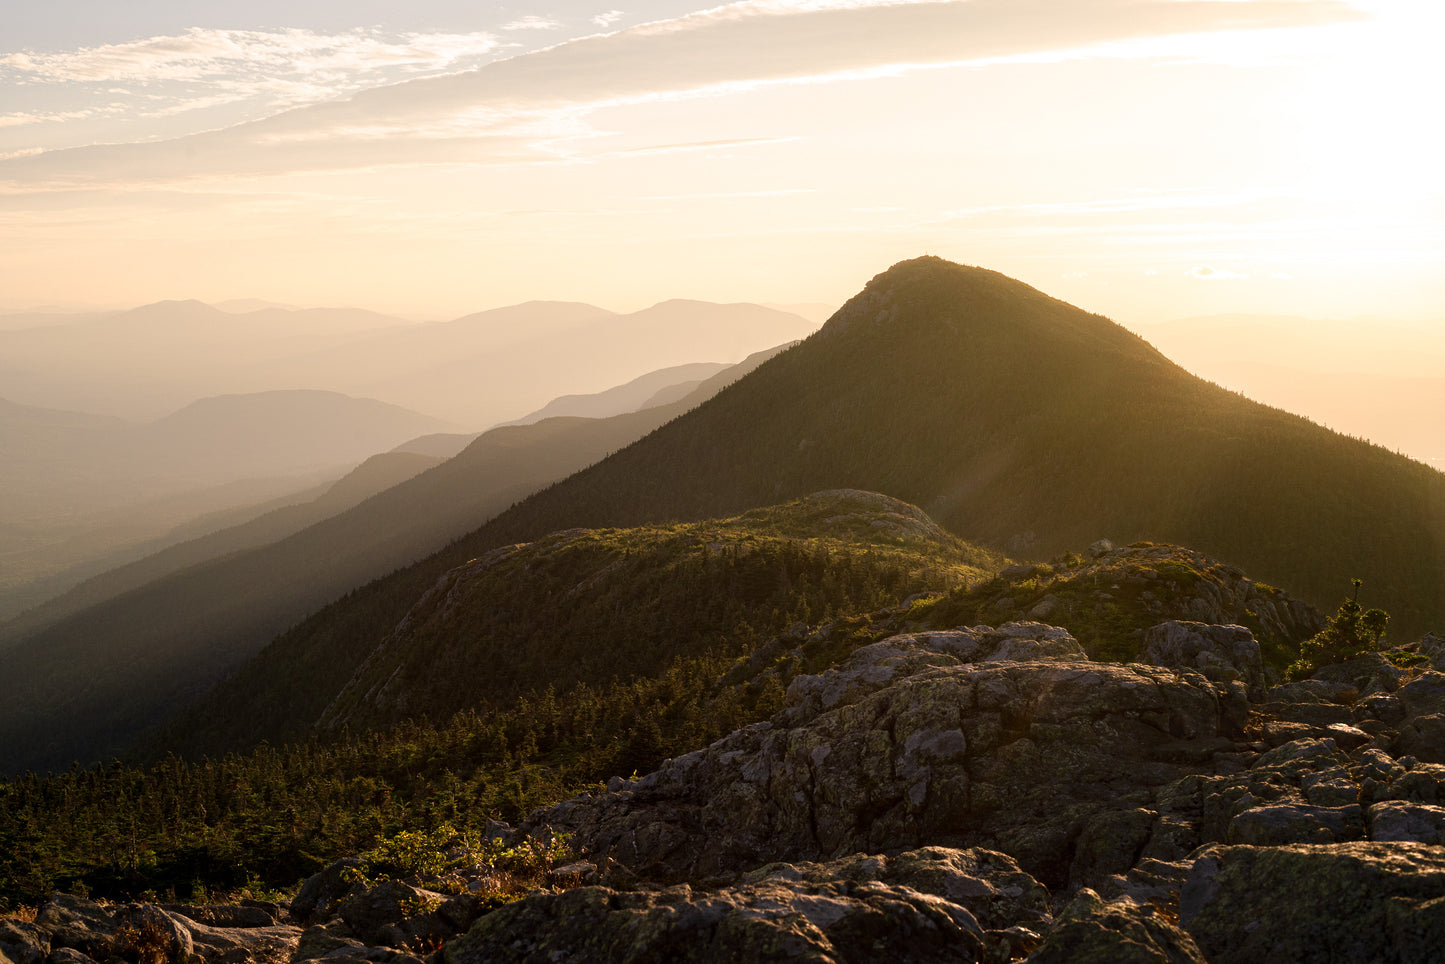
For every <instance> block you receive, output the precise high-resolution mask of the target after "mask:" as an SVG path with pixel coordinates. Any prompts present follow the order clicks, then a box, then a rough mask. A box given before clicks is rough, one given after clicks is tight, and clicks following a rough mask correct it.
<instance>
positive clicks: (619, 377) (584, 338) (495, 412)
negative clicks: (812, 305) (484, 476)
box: [303, 300, 817, 428]
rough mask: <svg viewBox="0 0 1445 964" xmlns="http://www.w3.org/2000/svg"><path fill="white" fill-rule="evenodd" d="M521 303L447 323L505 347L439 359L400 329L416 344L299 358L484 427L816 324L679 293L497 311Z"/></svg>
mask: <svg viewBox="0 0 1445 964" xmlns="http://www.w3.org/2000/svg"><path fill="white" fill-rule="evenodd" d="M525 307H527V306H517V307H516V308H515V309H499V310H498V312H488V313H486V314H485V315H483V316H472V317H471V318H469V319H459V320H458V321H455V322H448V323H446V324H447V325H448V326H462V325H463V323H465V324H466V325H467V326H474V327H476V326H482V325H485V326H486V328H485V330H487V331H493V330H500V331H504V332H506V333H507V335H508V337H509V339H510V340H509V341H508V342H507V343H505V344H492V343H488V344H486V345H485V346H483V347H478V348H477V349H476V350H474V351H470V352H469V351H468V350H466V349H465V347H464V346H462V345H461V344H460V343H456V344H452V343H450V342H449V343H448V344H449V345H450V347H449V348H448V349H447V350H446V351H445V352H443V353H441V354H440V356H439V357H438V356H437V355H436V354H434V353H433V352H432V351H431V349H430V347H427V350H426V351H422V350H421V347H418V346H420V345H421V343H420V339H421V338H422V337H423V336H425V335H427V332H426V330H421V331H411V332H407V333H405V339H416V342H415V344H413V343H411V342H407V341H405V339H404V338H403V336H402V335H401V334H395V335H388V336H386V338H385V339H377V341H376V342H375V343H374V344H370V345H358V346H354V347H352V348H349V349H347V350H346V352H345V353H344V354H342V353H332V354H328V355H325V356H317V357H315V358H311V359H306V360H304V362H303V364H304V365H305V368H306V370H307V371H311V372H316V371H330V370H332V369H333V368H336V369H337V370H343V369H342V366H340V365H339V364H338V363H339V361H340V359H341V358H343V357H345V358H346V359H347V362H346V364H345V366H344V371H345V372H346V373H347V374H346V380H345V381H344V382H339V383H338V386H339V387H342V388H343V390H345V391H348V392H351V393H353V394H360V395H366V396H369V397H373V398H385V399H388V400H390V401H394V402H396V403H398V404H401V405H405V406H407V407H409V408H415V409H417V410H418V411H424V412H433V413H436V414H438V415H440V416H442V417H445V418H448V419H450V420H452V421H454V422H458V423H461V424H464V425H470V426H474V427H477V428H483V427H486V426H490V425H495V424H497V423H499V422H504V421H506V420H508V419H515V418H519V417H521V416H523V415H524V414H526V413H527V412H530V411H535V410H536V409H538V408H540V407H541V406H543V405H545V404H546V403H547V402H549V401H551V400H552V399H553V398H556V397H557V396H558V395H560V394H562V393H563V392H572V393H580V394H586V393H591V392H598V391H604V390H606V389H609V388H612V387H613V386H615V385H618V384H620V383H622V382H625V381H627V380H629V379H632V378H636V377H638V376H640V375H642V374H644V373H646V372H651V371H656V370H658V369H661V368H669V367H673V366H676V365H683V364H689V363H693V362H696V361H697V359H699V358H711V359H716V360H718V361H722V362H730V363H731V362H737V361H741V360H742V359H743V358H745V357H746V356H748V355H749V354H751V353H753V352H756V351H759V350H762V349H764V348H767V347H769V346H772V345H778V344H781V343H783V342H789V341H793V340H796V339H798V338H802V337H805V336H806V335H808V334H811V333H812V332H813V331H814V329H815V328H816V327H817V326H816V325H815V324H814V323H812V322H809V321H807V320H806V319H803V318H801V317H799V316H797V315H794V314H790V313H788V312H783V311H776V310H774V309H771V308H764V307H763V306H761V305H751V304H735V305H719V304H712V303H709V302H702V301H682V300H678V301H666V302H663V303H661V304H658V305H654V306H652V307H651V308H646V309H643V310H642V311H636V312H632V313H630V314H624V315H615V314H610V313H609V314H606V315H596V316H593V317H590V318H585V320H583V321H580V322H578V323H576V324H572V325H570V326H565V327H564V326H563V325H561V324H551V325H549V326H547V327H540V326H537V325H534V324H526V323H519V322H517V321H513V320H506V319H505V318H504V317H503V316H502V315H501V314H500V313H501V312H507V313H510V312H513V311H519V310H521V309H522V308H525ZM582 307H584V306H579V307H578V311H579V312H580V311H581V309H582ZM593 311H600V309H593ZM439 327H441V326H435V325H429V326H425V329H431V328H439ZM383 346H384V347H385V351H377V352H376V354H375V356H374V360H367V358H366V357H364V356H363V349H365V350H367V351H370V350H372V349H380V348H382V347H383ZM423 347H425V346H423ZM369 373H374V374H369ZM480 373H485V375H484V377H479V374H480ZM639 404H640V402H639Z"/></svg>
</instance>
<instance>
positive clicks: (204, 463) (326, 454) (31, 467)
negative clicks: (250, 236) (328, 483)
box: [0, 391, 448, 520]
mask: <svg viewBox="0 0 1445 964" xmlns="http://www.w3.org/2000/svg"><path fill="white" fill-rule="evenodd" d="M446 427H448V426H447V425H446V423H444V422H440V421H438V420H437V419H434V418H430V417H429V416H425V415H420V414H418V413H416V412H409V411H407V410H405V409H402V408H399V407H397V406H395V405H388V404H386V403H384V402H378V401H376V400H374V399H367V398H349V397H347V396H345V395H340V394H337V393H335V392H320V391H277V392H261V393H257V394H253V395H225V396H217V397H212V398H203V399H200V400H198V401H195V402H192V403H191V404H189V405H187V406H185V407H184V408H182V409H181V410H179V411H177V412H174V413H172V414H170V415H168V416H166V417H165V418H162V419H159V420H156V421H153V422H150V423H140V424H138V423H130V422H125V421H122V420H120V419H115V418H107V417H102V416H92V415H82V414H78V413H73V412H62V411H54V410H49V409H39V408H35V407H32V406H24V405H16V404H13V403H3V402H0V444H3V447H4V451H5V456H6V457H5V459H4V461H3V463H0V506H3V508H0V517H3V518H5V519H7V520H19V519H35V520H44V519H48V518H55V517H72V516H76V515H80V514H84V513H94V512H96V511H99V510H103V509H107V508H113V507H119V506H124V505H127V504H131V503H136V502H140V501H148V500H152V499H156V498H160V497H162V496H166V495H172V494H178V493H182V492H187V491H191V490H196V489H201V488H205V487H210V486H218V485H224V484H227V483H231V482H234V481H236V480H238V479H247V478H265V477H271V476H285V475H290V476H296V475H300V474H302V473H310V472H314V471H317V470H321V469H325V470H332V469H336V470H337V474H340V473H341V472H344V471H346V470H347V469H348V468H349V467H351V466H354V465H356V464H357V463H359V462H360V461H362V460H363V459H365V458H367V457H369V456H371V455H373V454H375V453H377V452H380V451H386V450H388V449H390V448H392V447H393V446H395V445H397V444H399V443H401V442H403V441H405V440H407V439H409V438H414V437H416V436H418V435H421V434H424V433H429V432H435V431H438V430H440V429H443V428H446Z"/></svg>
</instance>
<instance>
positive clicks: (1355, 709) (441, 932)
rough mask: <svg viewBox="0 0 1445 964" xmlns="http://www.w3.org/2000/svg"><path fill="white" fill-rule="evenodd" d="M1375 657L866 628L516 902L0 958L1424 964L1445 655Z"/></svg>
mask: <svg viewBox="0 0 1445 964" xmlns="http://www.w3.org/2000/svg"><path fill="white" fill-rule="evenodd" d="M1390 655H1393V656H1394V659H1393V660H1392V659H1389V658H1386V655H1383V654H1371V655H1369V656H1366V657H1363V658H1360V659H1357V660H1354V661H1352V662H1349V663H1342V664H1337V665H1334V666H1330V667H1327V668H1326V669H1324V670H1322V671H1321V672H1320V673H1318V674H1316V676H1315V677H1314V678H1313V679H1310V680H1307V681H1304V682H1299V683H1291V684H1287V685H1282V686H1274V687H1268V686H1267V685H1266V679H1265V675H1264V673H1263V670H1262V667H1261V663H1260V658H1259V648H1258V645H1257V644H1256V643H1255V642H1254V640H1253V638H1252V637H1251V636H1250V634H1249V633H1248V631H1246V630H1243V629H1241V628H1240V627H1237V626H1209V625H1205V624H1200V623H1187V622H1169V623H1164V624H1161V625H1159V626H1156V627H1155V628H1154V629H1152V630H1150V631H1149V633H1148V635H1147V638H1146V639H1145V641H1144V648H1143V656H1144V659H1145V660H1147V661H1148V662H1147V663H1134V664H1128V665H1123V664H1113V663H1100V662H1092V661H1090V660H1088V658H1087V657H1086V656H1085V654H1084V652H1083V650H1082V648H1081V647H1080V646H1079V644H1078V643H1077V642H1076V641H1075V640H1074V639H1073V637H1072V636H1070V635H1069V634H1068V633H1067V632H1066V631H1064V630H1062V629H1058V628H1055V627H1050V626H1045V625H1042V624H1039V623H1010V624H1006V625H1004V626H1001V627H999V628H998V629H991V628H989V627H975V628H972V629H957V630H950V631H943V632H928V633H915V634H905V635H899V636H894V637H892V638H889V639H885V640H883V641H881V642H878V643H874V644H872V645H870V646H866V647H864V648H862V649H859V650H857V651H855V652H854V653H853V654H852V655H851V656H850V657H849V658H848V659H847V660H846V661H845V662H843V663H842V664H840V665H838V666H835V667H833V668H830V669H828V670H826V671H824V672H823V673H821V674H817V675H803V676H798V677H796V678H795V679H793V681H792V684H791V685H790V686H789V688H788V692H787V701H786V705H785V707H784V709H783V710H782V711H781V712H780V713H779V714H777V715H776V716H775V717H774V718H773V719H771V720H769V721H766V722H761V723H757V724H755V725H753V726H750V727H747V728H745V729H743V730H740V731H738V732H736V733H733V734H731V735H730V736H728V737H726V738H724V739H722V740H719V741H718V742H717V743H715V744H713V745H712V746H709V747H707V748H706V749H701V750H698V751H696V752H693V753H690V754H688V755H686V756H683V757H679V758H677V759H674V760H670V761H668V762H667V763H666V764H665V765H664V766H663V767H662V768H661V769H659V770H658V771H656V772H655V773H651V774H648V775H647V776H645V777H642V778H641V779H635V780H625V779H621V778H615V779H614V780H613V781H612V782H611V783H610V784H609V785H608V787H607V790H606V792H605V793H599V794H594V795H583V796H581V797H578V798H575V799H572V800H569V801H566V802H564V803H562V804H559V805H557V806H555V807H551V808H548V809H545V810H541V811H538V812H536V813H534V814H533V815H532V816H531V817H530V818H529V820H528V821H527V822H526V824H525V825H523V826H521V827H519V828H517V829H516V830H511V829H510V828H501V829H499V830H498V833H499V834H502V835H503V836H507V837H510V838H512V839H519V840H520V839H524V838H530V839H537V838H543V839H545V838H547V837H549V836H551V835H557V834H563V833H565V834H568V835H570V843H571V845H572V846H573V847H574V848H575V849H576V850H577V851H578V852H579V853H580V854H581V855H582V856H583V858H584V859H582V860H579V861H575V862H572V863H570V864H569V865H567V866H564V867H560V868H556V869H555V870H554V871H553V872H552V877H551V879H552V886H549V887H547V888H544V889H542V890H538V891H535V892H533V893H531V894H530V895H528V896H525V897H523V898H522V899H520V900H516V901H513V902H510V903H501V902H499V901H497V900H495V899H492V898H488V897H485V896H483V895H484V894H485V893H487V892H488V887H489V886H490V883H489V882H488V881H487V880H485V879H483V872H482V871H481V870H480V869H478V870H477V871H476V872H475V873H468V872H467V871H466V870H465V869H463V870H462V871H461V872H458V873H453V874H450V875H449V876H447V877H446V878H428V879H421V878H413V879H410V880H406V881H395V880H392V881H384V882H382V883H380V884H375V885H373V886H368V885H367V884H365V883H362V882H358V881H357V880H356V875H355V874H352V873H348V870H349V869H352V868H354V867H355V866H356V863H357V862H356V861H354V860H353V861H340V862H338V863H337V864H334V865H332V866H331V867H328V868H327V869H326V870H325V871H323V872H322V873H321V874H318V875H317V876H316V877H313V878H312V879H311V880H310V881H308V882H307V883H306V885H305V886H304V887H303V888H302V890H301V892H300V893H299V894H298V895H297V897H296V898H295V899H294V900H293V901H292V902H291V904H290V905H289V906H281V905H276V904H266V903H262V902H254V901H253V902H248V903H246V904H243V905H241V906H220V907H183V906H156V905H149V904H131V905H125V906H110V907H101V906H99V905H96V904H93V903H91V902H89V901H85V900H83V899H80V898H75V897H69V896H64V895H57V896H56V897H54V898H53V899H52V900H51V901H49V902H48V903H46V904H45V905H43V906H42V907H41V908H40V910H39V912H38V913H37V914H36V916H35V919H34V921H30V922H27V921H23V920H18V919H7V920H3V921H0V964H7V962H13V964H88V962H90V961H96V962H105V961H110V960H114V959H117V958H119V959H123V960H126V961H130V962H138V964H159V962H161V961H175V962H182V961H207V962H218V964H219V962H224V964H241V962H250V961H256V962H260V961H266V962H283V961H285V962H292V961H303V960H326V961H332V960H334V961H336V962H338V964H340V962H344V961H358V962H359V961H374V962H392V961H395V962H398V964H421V962H422V961H426V962H428V964H485V962H493V961H496V962H503V961H505V962H549V964H550V962H561V961H594V960H596V961H628V962H654V961H655V962H665V961H678V960H692V961H771V960H778V961H781V960H789V961H792V960H802V961H820V962H821V961H848V962H863V961H919V962H924V961H927V962H933V961H939V962H942V961H966V962H1006V961H1015V960H1028V961H1032V962H1062V961H1093V960H1098V961H1120V962H1133V961H1139V962H1153V961H1159V962H1186V961H1210V962H1260V961H1282V962H1283V961H1341V962H1356V961H1358V962H1377V961H1378V962H1390V961H1402V962H1416V961H1418V962H1425V961H1439V960H1441V959H1442V956H1445V848H1442V846H1441V845H1442V844H1445V672H1441V670H1445V639H1440V638H1437V637H1433V636H1427V637H1425V639H1423V640H1422V641H1420V642H1419V643H1416V644H1414V645H1413V646H1411V647H1407V648H1406V649H1405V650H1403V651H1397V652H1395V653H1393V654H1390ZM1399 664H1403V665H1404V666H1405V667H1406V668H1401V665H1399Z"/></svg>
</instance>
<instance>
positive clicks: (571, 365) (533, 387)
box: [0, 300, 817, 434]
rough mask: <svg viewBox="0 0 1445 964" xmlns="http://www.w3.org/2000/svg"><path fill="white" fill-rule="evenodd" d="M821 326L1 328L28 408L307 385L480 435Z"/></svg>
mask: <svg viewBox="0 0 1445 964" xmlns="http://www.w3.org/2000/svg"><path fill="white" fill-rule="evenodd" d="M816 328H817V324H816V323H815V322H812V321H808V320H807V319H805V318H802V317H799V316H798V315H795V314H792V313H790V312H786V311H779V310H777V309H773V308H765V307H763V306H761V305H754V304H730V305H721V304H712V303H709V302H701V301H684V300H674V301H666V302H663V303H661V304H658V305H654V306H652V307H650V308H646V309H643V310H641V311H635V312H631V313H627V314H619V313H616V312H612V311H608V310H607V309H605V308H598V307H596V306H594V305H587V304H581V303H576V302H557V301H532V302H526V303H524V304H520V305H510V306H507V307H503V308H494V309H489V310H487V311H481V312H476V313H473V314H469V315H465V316H463V317H461V318H456V319H453V320H451V321H442V322H426V323H411V322H406V321H404V320H402V319H399V318H394V317H390V316H387V315H378V314H375V313H372V312H362V311H357V310H354V309H308V310H299V309H283V308H264V309H260V310H256V311H250V312H245V313H240V314H237V313H232V312H226V311H221V310H219V309H217V308H215V307H213V306H211V305H207V304H204V303H202V302H198V301H169V302H158V303H156V304H153V305H145V306H142V307H140V308H135V309H132V310H130V311H125V312H109V313H102V314H92V315H80V316H75V317H72V318H68V319H65V320H59V321H58V320H55V319H50V321H49V323H48V324H44V325H41V326H38V327H32V328H26V329H20V330H9V331H7V330H3V329H0V384H3V385H4V392H5V396H6V397H7V398H9V399H11V400H13V401H15V402H19V403H22V404H25V405H31V406H37V407H44V408H54V409H65V410H74V411H83V412H97V413H101V414H106V415H117V416H123V417H126V418H131V419H154V418H157V417H160V416H162V415H164V414H166V413H168V412H172V411H174V410H176V409H178V408H180V407H181V406H183V405H185V404H187V403H189V402H191V401H192V400H194V399H196V398H200V397H203V396H211V395H216V394H221V393H227V394H253V393H257V392H265V391H276V390H289V389H297V388H306V389H316V390H325V391H331V392H339V393H341V394H345V395H352V396H359V397H365V398H375V399H380V400H382V401H385V402H388V403H391V404H393V405H399V406H402V407H404V408H409V409H414V410H416V411H419V412H425V413H426V414H428V415H431V416H433V417H436V418H439V419H444V420H446V421H448V422H451V423H454V424H456V425H458V426H459V427H461V428H463V429H466V430H470V431H481V430H483V429H486V428H490V427H492V426H494V425H497V424H499V423H502V422H505V421H508V420H511V419H516V418H519V417H521V416H523V415H525V414H526V413H528V412H530V411H533V410H535V409H537V408H540V407H541V406H543V405H545V404H546V403H547V402H548V401H550V400H552V399H554V398H556V397H557V396H558V395H561V394H563V393H567V392H574V393H591V392H598V391H603V390H605V389H609V388H612V387H613V386H617V385H620V384H622V383H623V382H626V381H628V380H629V379H633V378H637V377H638V376H640V375H643V374H645V373H647V372H653V371H656V370H658V369H662V368H668V367H673V366H677V365H685V364H692V363H695V362H697V361H698V359H700V358H701V359H713V360H716V361H719V362H726V363H729V364H731V363H735V362H737V361H740V360H741V359H743V358H745V357H746V356H747V355H749V354H750V353H752V352H755V351H758V350H760V349H763V348H766V347H768V346H771V345H777V344H781V343H783V342H786V341H792V340H794V339H797V338H802V337H804V336H806V335H808V334H811V333H812V332H813V331H814V330H815V329H816ZM643 401H645V398H644V399H639V401H638V404H639V405H640V404H642V402H643ZM634 407H635V406H634ZM418 434H420V433H418Z"/></svg>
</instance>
